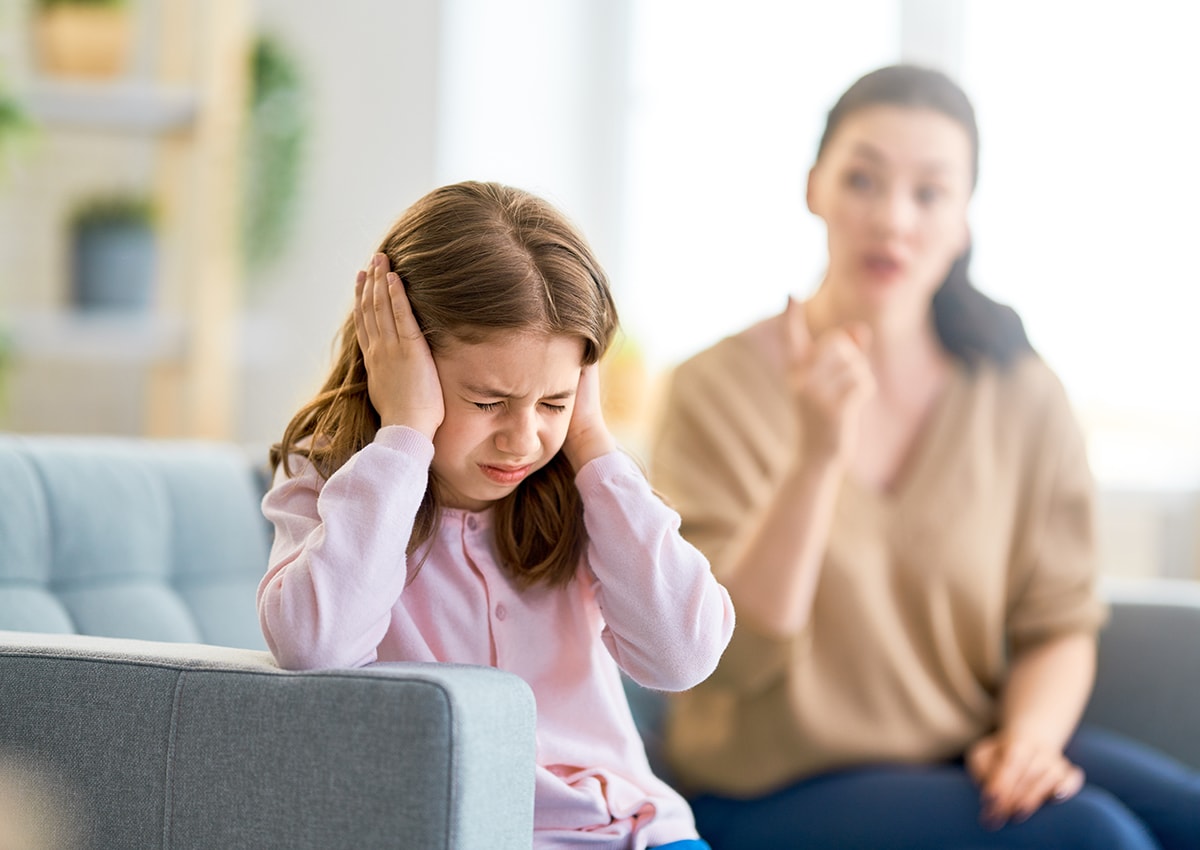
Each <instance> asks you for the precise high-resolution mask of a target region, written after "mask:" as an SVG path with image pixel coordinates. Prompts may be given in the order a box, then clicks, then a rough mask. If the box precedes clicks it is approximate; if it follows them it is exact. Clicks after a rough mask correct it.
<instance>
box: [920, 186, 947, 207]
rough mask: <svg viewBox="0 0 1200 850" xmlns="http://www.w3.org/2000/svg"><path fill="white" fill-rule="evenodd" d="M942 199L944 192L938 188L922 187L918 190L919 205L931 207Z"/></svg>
mask: <svg viewBox="0 0 1200 850" xmlns="http://www.w3.org/2000/svg"><path fill="white" fill-rule="evenodd" d="M940 197H942V190H941V189H939V188H938V187H936V186H922V187H921V188H920V189H917V203H919V204H924V205H929V204H932V203H933V202H934V201H936V200H938V199H939V198H940Z"/></svg>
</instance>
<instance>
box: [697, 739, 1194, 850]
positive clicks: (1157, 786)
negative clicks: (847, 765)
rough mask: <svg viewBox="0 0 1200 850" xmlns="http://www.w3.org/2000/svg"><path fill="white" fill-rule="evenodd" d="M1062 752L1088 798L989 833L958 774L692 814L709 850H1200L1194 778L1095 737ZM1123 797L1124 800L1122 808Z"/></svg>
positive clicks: (928, 772)
mask: <svg viewBox="0 0 1200 850" xmlns="http://www.w3.org/2000/svg"><path fill="white" fill-rule="evenodd" d="M1068 753H1069V755H1071V756H1072V757H1073V758H1076V759H1078V760H1079V763H1080V764H1081V766H1083V768H1084V770H1085V771H1086V772H1088V778H1089V782H1088V785H1087V787H1085V789H1084V790H1083V791H1082V792H1081V793H1080V794H1079V795H1078V796H1076V797H1074V798H1072V799H1071V800H1068V801H1066V802H1064V803H1059V804H1054V805H1047V806H1044V807H1043V808H1042V809H1040V810H1039V811H1038V812H1036V813H1035V814H1034V815H1033V817H1031V818H1030V819H1029V820H1028V821H1026V822H1024V823H1020V824H1009V825H1007V826H1005V827H1004V828H1002V829H1000V830H994V831H993V830H989V829H987V828H985V827H984V826H983V825H982V824H981V823H980V821H979V811H980V809H979V792H978V790H977V788H976V786H975V784H974V783H973V782H972V780H971V779H970V777H969V775H968V774H967V772H966V770H965V769H964V768H963V767H962V765H961V764H945V765H929V766H907V765H882V766H870V767H863V768H856V769H852V770H845V771H839V772H837V773H830V774H824V775H821V776H817V777H813V778H810V779H806V780H804V781H802V782H800V783H797V784H796V785H793V786H791V787H789V788H786V789H783V790H781V791H778V792H776V793H774V794H771V795H769V796H766V797H762V798H759V799H756V800H749V801H742V800H729V799H724V798H717V797H712V796H701V797H699V798H696V799H694V800H693V801H692V805H693V809H694V810H695V813H696V822H697V826H698V827H699V830H700V834H701V835H703V836H704V837H705V838H706V839H707V840H708V841H709V843H710V844H712V846H713V850H764V849H765V848H771V850H788V848H793V847H794V848H813V847H816V848H820V847H838V848H858V847H862V848H873V850H875V848H878V849H879V850H888V848H896V850H900V848H914V850H915V849H916V848H921V850H932V849H933V848H938V847H946V848H955V850H970V849H971V848H978V850H985V849H986V848H1026V847H1028V848H1045V847H1057V848H1097V850H1098V848H1114V850H1115V848H1121V850H1157V848H1159V847H1160V846H1161V847H1163V848H1170V850H1176V848H1184V847H1192V848H1200V831H1198V830H1200V826H1198V825H1197V824H1196V819H1197V817H1200V815H1198V814H1197V811H1198V810H1200V785H1198V782H1200V780H1198V779H1197V774H1196V772H1194V771H1189V770H1188V769H1186V768H1183V767H1182V766H1180V765H1178V764H1176V763H1174V762H1171V761H1170V760H1169V759H1165V758H1163V757H1161V756H1160V755H1158V754H1156V753H1154V752H1153V751H1147V750H1146V749H1145V748H1144V747H1141V746H1140V745H1134V744H1132V743H1131V742H1128V741H1126V740H1125V739H1122V738H1119V737H1117V736H1112V735H1108V734H1107V733H1100V732H1094V731H1093V730H1081V732H1080V734H1079V735H1077V736H1076V739H1075V740H1074V741H1072V744H1071V746H1070V747H1069V748H1068ZM1189 782H1190V787H1189ZM1110 784H1111V786H1112V787H1109V785H1110ZM1123 795H1125V796H1126V797H1129V798H1130V799H1126V801H1125V802H1124V803H1123V802H1122V800H1121V799H1118V797H1122V796H1123ZM1126 803H1128V804H1129V805H1128V806H1127V805H1126ZM1143 806H1146V807H1149V809H1143ZM1131 807H1132V808H1133V809H1135V810H1137V811H1139V815H1142V812H1143V811H1149V812H1151V813H1150V814H1145V815H1142V817H1144V818H1145V821H1146V823H1149V824H1150V826H1151V827H1152V828H1153V829H1155V830H1156V831H1158V832H1160V833H1161V832H1164V831H1165V834H1164V835H1163V838H1164V839H1165V840H1164V841H1163V843H1162V844H1161V845H1160V844H1159V843H1157V842H1156V840H1155V839H1154V838H1152V837H1151V835H1150V834H1149V832H1148V831H1147V829H1146V826H1145V824H1144V823H1143V820H1142V819H1140V818H1139V816H1138V815H1134V814H1133V811H1131Z"/></svg>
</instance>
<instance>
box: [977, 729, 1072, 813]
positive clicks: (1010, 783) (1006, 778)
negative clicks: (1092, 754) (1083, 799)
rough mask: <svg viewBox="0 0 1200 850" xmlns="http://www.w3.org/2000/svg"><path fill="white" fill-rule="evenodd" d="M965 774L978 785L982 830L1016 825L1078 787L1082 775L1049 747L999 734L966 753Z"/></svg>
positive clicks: (1069, 794)
mask: <svg viewBox="0 0 1200 850" xmlns="http://www.w3.org/2000/svg"><path fill="white" fill-rule="evenodd" d="M966 763H967V770H968V771H969V772H970V774H971V776H972V778H973V779H974V780H975V782H976V783H977V784H978V785H979V790H980V798H981V800H982V809H981V811H980V820H981V821H982V822H983V823H984V825H985V826H988V827H990V828H992V829H999V828H1000V827H1002V826H1003V825H1004V824H1005V823H1007V822H1008V821H1010V820H1011V821H1015V822H1017V823H1020V822H1021V821H1024V820H1026V819H1027V818H1028V817H1029V816H1030V815H1032V814H1033V813H1034V812H1036V811H1037V810H1038V809H1039V808H1041V807H1042V805H1043V804H1044V803H1046V802H1048V801H1053V802H1056V803H1060V802H1062V801H1063V800H1068V799H1070V798H1071V797H1074V796H1075V795H1076V794H1078V793H1079V790H1080V789H1081V788H1083V779H1084V777H1083V771H1082V770H1081V769H1080V768H1079V767H1077V766H1076V765H1074V764H1072V763H1071V762H1070V761H1068V760H1067V758H1066V756H1064V755H1063V753H1062V750H1061V749H1059V748H1058V747H1055V746H1053V745H1051V744H1048V743H1045V742H1042V741H1038V740H1036V739H1033V738H1030V737H1021V736H1020V735H1018V734H1016V733H1013V732H1005V731H1000V732H996V733H994V734H992V735H988V736H987V737H985V738H982V739H980V740H979V741H977V742H976V743H975V745H974V746H972V747H971V749H970V750H968V751H967V757H966Z"/></svg>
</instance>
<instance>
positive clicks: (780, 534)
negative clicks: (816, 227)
mask: <svg viewBox="0 0 1200 850" xmlns="http://www.w3.org/2000/svg"><path fill="white" fill-rule="evenodd" d="M783 329H784V336H785V340H786V347H785V350H786V352H787V355H786V358H787V360H786V367H787V370H788V379H789V384H790V387H791V390H792V394H793V397H794V404H795V407H796V410H797V412H798V417H797V418H798V421H799V423H800V438H801V442H802V444H801V446H800V447H799V449H798V451H797V452H796V454H795V460H794V462H793V465H792V467H791V468H790V469H789V470H788V473H787V474H786V475H785V477H784V478H783V480H782V482H781V484H780V486H779V488H778V489H777V490H776V492H775V493H774V495H773V497H772V499H771V502H770V504H769V506H768V508H767V510H766V512H765V513H764V514H763V517H762V520H761V523H760V525H759V527H758V528H757V530H756V532H755V533H754V535H753V536H752V537H751V538H750V539H749V540H748V542H747V544H746V545H745V547H744V548H743V549H742V551H741V552H740V553H738V555H737V557H736V559H735V561H734V562H733V566H732V568H731V570H730V571H729V574H728V576H727V577H726V579H725V583H726V586H727V587H728V588H729V593H730V595H731V596H732V597H733V599H734V602H735V604H736V606H737V608H738V611H739V612H740V614H741V615H742V617H743V618H745V619H747V620H750V621H752V622H753V623H754V624H755V625H756V626H757V628H758V630H759V631H760V632H761V633H762V634H764V635H767V636H770V637H777V638H790V637H791V636H793V635H795V634H797V633H798V632H799V631H800V630H802V629H803V628H804V626H805V625H806V624H807V623H808V618H809V615H810V614H811V612H812V602H813V597H814V595H815V594H816V589H817V582H818V579H819V576H820V569H821V563H822V561H823V560H824V557H825V549H826V546H827V545H828V543H829V532H830V527H831V526H832V524H833V513H834V507H835V505H836V503H837V495H838V490H839V489H840V486H841V482H842V479H843V477H844V475H845V470H846V467H847V465H848V464H849V462H850V458H851V457H853V455H854V452H855V451H856V448H857V445H856V444H857V439H858V431H859V423H860V421H861V418H862V408H863V405H864V404H865V403H866V401H867V399H869V398H870V397H871V395H872V394H873V393H874V391H875V390H874V388H875V381H874V377H873V375H872V372H871V366H870V363H869V362H868V361H867V358H866V354H865V349H866V348H867V346H868V344H869V336H868V332H867V331H866V329H865V328H859V327H846V328H841V327H839V328H834V329H832V330H830V331H827V332H826V333H824V334H821V335H820V336H819V337H818V338H817V339H812V338H811V337H810V336H809V332H808V327H807V324H806V320H805V318H804V310H803V308H802V307H801V305H799V304H798V303H797V302H795V301H793V300H790V299H789V301H788V307H787V310H786V311H785V312H784V314H783Z"/></svg>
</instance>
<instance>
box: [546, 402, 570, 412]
mask: <svg viewBox="0 0 1200 850" xmlns="http://www.w3.org/2000/svg"><path fill="white" fill-rule="evenodd" d="M542 407H544V408H545V409H546V410H548V411H550V412H551V413H562V412H563V411H565V410H566V409H567V406H566V405H565V404H552V403H551V402H548V401H543V402H542Z"/></svg>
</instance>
